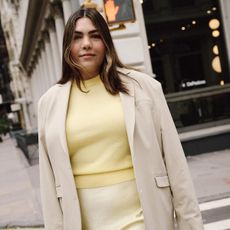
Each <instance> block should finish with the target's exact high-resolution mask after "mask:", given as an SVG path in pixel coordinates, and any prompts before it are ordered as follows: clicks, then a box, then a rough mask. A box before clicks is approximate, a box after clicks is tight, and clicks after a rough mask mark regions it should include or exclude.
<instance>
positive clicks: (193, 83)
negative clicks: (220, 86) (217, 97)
mask: <svg viewBox="0 0 230 230" xmlns="http://www.w3.org/2000/svg"><path fill="white" fill-rule="evenodd" d="M201 85H206V81H205V80H197V81H187V82H183V83H182V84H181V86H182V88H189V87H194V86H201Z"/></svg>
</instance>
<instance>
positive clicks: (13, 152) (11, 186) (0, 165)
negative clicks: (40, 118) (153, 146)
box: [0, 136, 230, 230]
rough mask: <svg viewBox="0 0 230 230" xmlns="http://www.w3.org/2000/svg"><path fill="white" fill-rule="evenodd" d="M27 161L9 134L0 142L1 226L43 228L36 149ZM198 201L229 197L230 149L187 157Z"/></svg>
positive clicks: (4, 227) (22, 229)
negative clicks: (30, 159)
mask: <svg viewBox="0 0 230 230" xmlns="http://www.w3.org/2000/svg"><path fill="white" fill-rule="evenodd" d="M30 152H32V155H31V157H32V161H31V162H30V164H29V163H28V161H27V159H26V158H25V156H24V154H23V153H22V151H21V150H20V149H18V148H17V147H16V142H15V140H14V139H11V138H10V137H9V136H7V137H4V141H3V142H2V143H0V229H8V230H9V229H14V230H15V229H21V230H24V229H26V230H32V229H33V230H34V229H40V230H42V229H44V228H43V218H42V211H41V199H40V193H39V169H38V152H37V149H36V148H35V149H32V150H30ZM187 160H188V165H189V168H190V171H191V175H192V178H193V182H194V185H195V190H196V194H197V197H198V200H199V203H203V202H207V201H212V200H217V199H222V198H227V197H230V167H229V165H230V149H226V150H223V151H218V152H211V153H204V154H199V155H195V156H191V157H187Z"/></svg>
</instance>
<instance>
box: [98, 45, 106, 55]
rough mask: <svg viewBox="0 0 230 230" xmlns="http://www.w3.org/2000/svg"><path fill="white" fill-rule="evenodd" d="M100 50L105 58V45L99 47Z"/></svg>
mask: <svg viewBox="0 0 230 230" xmlns="http://www.w3.org/2000/svg"><path fill="white" fill-rule="evenodd" d="M98 49H99V50H100V52H101V56H102V57H103V58H104V56H105V45H104V43H102V44H100V46H98Z"/></svg>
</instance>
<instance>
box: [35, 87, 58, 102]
mask: <svg viewBox="0 0 230 230" xmlns="http://www.w3.org/2000/svg"><path fill="white" fill-rule="evenodd" d="M59 88H60V84H55V85H53V86H51V87H50V88H49V89H48V90H47V91H46V92H45V93H44V94H42V96H41V97H40V99H39V101H45V100H47V99H49V98H50V97H52V96H53V95H55V94H56V93H57V91H58V90H59Z"/></svg>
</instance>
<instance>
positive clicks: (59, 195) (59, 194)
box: [56, 185, 63, 198]
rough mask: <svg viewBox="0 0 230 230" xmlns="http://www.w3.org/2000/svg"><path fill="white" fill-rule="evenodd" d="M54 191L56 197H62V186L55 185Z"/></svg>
mask: <svg viewBox="0 0 230 230" xmlns="http://www.w3.org/2000/svg"><path fill="white" fill-rule="evenodd" d="M56 193H57V197H58V198H59V197H62V196H63V194H62V188H61V186H60V185H58V186H56Z"/></svg>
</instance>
